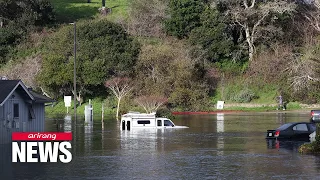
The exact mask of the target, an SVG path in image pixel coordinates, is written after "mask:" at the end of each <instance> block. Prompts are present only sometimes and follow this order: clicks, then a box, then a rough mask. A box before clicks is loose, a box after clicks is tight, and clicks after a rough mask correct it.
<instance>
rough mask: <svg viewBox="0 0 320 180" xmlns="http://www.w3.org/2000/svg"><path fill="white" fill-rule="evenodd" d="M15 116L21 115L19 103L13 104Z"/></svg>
mask: <svg viewBox="0 0 320 180" xmlns="http://www.w3.org/2000/svg"><path fill="white" fill-rule="evenodd" d="M13 117H14V118H18V117H19V104H13Z"/></svg>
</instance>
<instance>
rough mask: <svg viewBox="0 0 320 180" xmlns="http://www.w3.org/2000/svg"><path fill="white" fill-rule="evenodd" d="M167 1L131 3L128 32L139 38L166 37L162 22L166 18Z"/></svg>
mask: <svg viewBox="0 0 320 180" xmlns="http://www.w3.org/2000/svg"><path fill="white" fill-rule="evenodd" d="M166 8H167V1H166V0H134V1H131V3H130V8H129V17H130V18H129V22H128V30H127V31H128V32H129V33H130V34H134V35H137V36H156V37H161V36H162V35H164V33H163V31H162V24H163V23H162V22H163V20H164V18H165V17H166V13H165V11H166Z"/></svg>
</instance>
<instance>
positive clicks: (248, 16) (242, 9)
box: [225, 0, 296, 61]
mask: <svg viewBox="0 0 320 180" xmlns="http://www.w3.org/2000/svg"><path fill="white" fill-rule="evenodd" d="M225 3H226V4H227V5H228V9H229V10H228V11H227V14H229V15H231V17H232V19H233V21H234V22H235V23H237V24H238V25H240V26H241V27H242V28H243V30H244V32H245V36H246V37H245V39H246V42H247V44H248V51H249V60H250V61H252V60H253V58H254V53H255V42H256V40H257V39H258V38H259V37H261V35H262V34H261V30H262V28H261V27H262V26H264V25H265V24H267V23H266V22H267V21H268V20H271V19H272V18H268V17H270V16H271V15H272V14H273V13H275V14H283V13H285V12H288V13H290V12H292V11H294V10H295V8H296V5H295V4H294V3H289V2H288V1H287V0H268V1H263V2H261V1H259V2H258V1H257V0H235V1H225ZM274 19H276V18H275V17H274V18H273V20H274ZM268 26H269V27H270V24H268ZM263 29H264V30H265V31H268V30H269V31H271V30H272V29H273V28H268V27H267V26H265V28H263Z"/></svg>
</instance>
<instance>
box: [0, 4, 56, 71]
mask: <svg viewBox="0 0 320 180" xmlns="http://www.w3.org/2000/svg"><path fill="white" fill-rule="evenodd" d="M54 19H55V16H54V12H53V7H52V6H51V4H50V2H49V1H48V0H1V1H0V24H1V27H0V66H1V64H3V63H5V62H6V61H7V60H6V56H7V55H8V53H9V52H10V50H11V49H12V48H13V47H14V46H15V45H17V44H19V43H20V42H22V41H23V40H24V38H25V36H27V35H28V33H30V32H32V31H34V30H36V29H35V28H36V27H40V26H44V25H47V24H50V23H52V22H53V21H54Z"/></svg>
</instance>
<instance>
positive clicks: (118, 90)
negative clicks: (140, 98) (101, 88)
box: [105, 77, 132, 120]
mask: <svg viewBox="0 0 320 180" xmlns="http://www.w3.org/2000/svg"><path fill="white" fill-rule="evenodd" d="M105 86H106V87H107V88H109V89H110V90H111V91H112V92H113V94H114V95H115V96H116V98H117V100H118V103H117V113H116V119H117V120H119V108H120V102H121V99H122V98H123V97H125V96H126V95H128V93H129V92H130V91H131V89H132V85H131V79H129V78H122V77H114V78H112V79H110V80H107V81H106V82H105Z"/></svg>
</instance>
